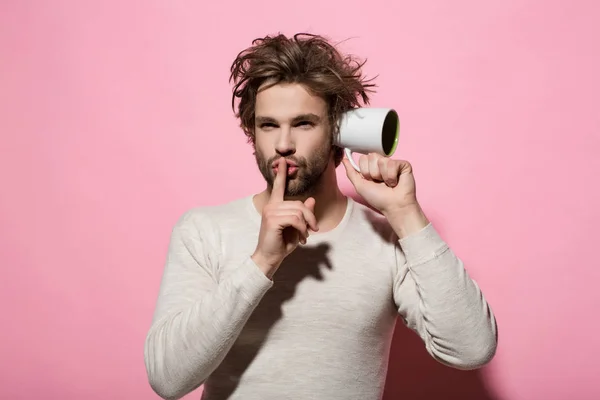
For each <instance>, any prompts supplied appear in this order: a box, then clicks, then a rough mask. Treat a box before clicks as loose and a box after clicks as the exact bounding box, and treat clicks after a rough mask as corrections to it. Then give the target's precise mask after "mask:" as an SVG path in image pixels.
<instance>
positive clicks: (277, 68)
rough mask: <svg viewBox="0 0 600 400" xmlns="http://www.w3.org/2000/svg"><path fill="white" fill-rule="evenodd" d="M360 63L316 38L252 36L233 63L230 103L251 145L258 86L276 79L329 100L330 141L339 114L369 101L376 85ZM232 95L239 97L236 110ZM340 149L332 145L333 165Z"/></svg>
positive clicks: (362, 63) (334, 131) (338, 156)
mask: <svg viewBox="0 0 600 400" xmlns="http://www.w3.org/2000/svg"><path fill="white" fill-rule="evenodd" d="M364 63H365V61H363V62H360V61H358V60H357V59H356V58H354V57H353V56H351V55H342V54H341V53H340V51H339V50H337V49H336V48H335V46H334V45H332V44H330V43H329V41H328V40H327V39H326V38H324V37H322V36H320V35H313V34H309V33H298V34H295V35H294V36H293V37H291V38H288V37H286V36H285V35H283V34H278V35H276V36H266V37H264V38H258V39H254V40H253V41H252V46H251V47H248V48H246V49H245V50H242V51H241V52H240V53H239V54H238V56H237V57H236V59H235V61H234V62H233V64H232V65H231V75H230V79H229V81H230V82H232V81H233V82H234V84H235V86H234V88H233V96H232V100H231V106H232V108H233V109H234V112H235V116H236V117H237V118H239V119H240V127H241V128H242V130H243V131H244V133H245V134H246V136H247V137H248V141H249V142H251V143H252V144H254V109H255V104H256V96H257V94H258V89H259V88H260V87H261V86H262V85H263V84H265V82H266V81H269V83H268V85H265V86H264V88H267V87H270V86H272V85H276V84H278V83H298V84H301V85H303V86H304V87H306V88H307V89H308V90H309V91H310V92H311V93H313V94H314V95H318V96H320V97H321V98H323V99H324V100H325V101H326V102H327V106H328V116H329V123H330V124H329V126H330V127H332V129H333V132H331V133H332V134H331V140H332V143H333V138H334V135H335V134H337V129H338V128H339V127H338V121H339V118H340V116H341V115H342V113H344V112H345V111H347V110H350V109H353V108H357V107H360V106H361V105H360V103H361V101H362V103H363V104H364V105H367V104H369V95H368V92H371V91H373V90H372V88H373V87H374V86H375V85H374V84H372V83H370V81H371V80H367V79H365V78H364V76H363V74H362V67H363V65H364ZM236 99H239V102H238V108H237V110H236V109H235V103H236ZM342 157H343V150H342V149H340V148H339V147H337V146H336V147H335V165H336V166H338V165H339V163H340V162H341V160H342Z"/></svg>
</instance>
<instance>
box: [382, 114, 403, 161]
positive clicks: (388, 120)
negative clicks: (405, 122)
mask: <svg viewBox="0 0 600 400" xmlns="http://www.w3.org/2000/svg"><path fill="white" fill-rule="evenodd" d="M399 133H400V121H399V118H398V114H397V113H396V111H394V110H390V111H389V112H388V113H387V115H386V116H385V120H384V121H383V128H382V133H381V147H382V149H383V152H384V153H385V155H386V156H391V155H392V154H394V151H396V146H397V145H398V134H399Z"/></svg>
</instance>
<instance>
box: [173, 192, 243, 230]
mask: <svg viewBox="0 0 600 400" xmlns="http://www.w3.org/2000/svg"><path fill="white" fill-rule="evenodd" d="M249 204H251V198H250V197H248V196H246V197H242V198H237V199H234V200H230V201H227V202H225V203H222V204H216V205H205V206H196V207H193V208H190V209H188V210H186V211H184V212H183V213H182V214H180V215H179V217H178V218H177V219H176V221H175V225H174V227H173V229H174V230H185V231H189V230H190V229H191V230H193V231H195V232H202V231H205V232H210V233H213V232H214V231H216V230H219V229H220V228H223V227H226V226H228V225H236V224H237V225H239V224H240V222H242V221H244V220H248V219H249V215H248V214H249V213H248V211H249Z"/></svg>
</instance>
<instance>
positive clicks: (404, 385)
mask: <svg viewBox="0 0 600 400" xmlns="http://www.w3.org/2000/svg"><path fill="white" fill-rule="evenodd" d="M396 399H407V400H408V399H409V400H430V399H431V400H454V399H457V400H458V399H460V400H499V399H498V398H497V397H496V396H494V395H492V394H491V393H489V392H488V391H487V389H486V387H485V385H484V382H483V380H482V377H481V374H480V372H479V371H460V370H456V369H453V368H450V367H447V366H445V365H442V364H440V363H439V362H437V361H435V360H434V359H433V358H432V357H431V356H430V355H429V354H428V353H427V351H426V350H425V346H424V345H423V342H422V341H421V339H420V338H419V337H418V336H417V335H416V334H415V333H414V332H412V331H411V330H409V329H408V328H407V327H405V326H404V325H403V324H402V322H400V321H398V323H397V324H396V330H395V332H394V338H393V341H392V349H391V354H390V364H389V370H388V374H387V383H386V387H385V393H384V396H383V400H396Z"/></svg>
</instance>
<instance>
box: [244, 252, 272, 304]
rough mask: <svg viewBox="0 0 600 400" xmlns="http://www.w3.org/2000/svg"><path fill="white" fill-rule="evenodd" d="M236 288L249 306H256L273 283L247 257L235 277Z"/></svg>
mask: <svg viewBox="0 0 600 400" xmlns="http://www.w3.org/2000/svg"><path fill="white" fill-rule="evenodd" d="M235 280H236V282H235V283H236V286H237V287H239V288H241V292H242V294H243V296H244V297H245V298H246V300H247V301H248V302H249V303H250V304H256V303H257V302H258V301H260V299H261V298H262V297H263V296H264V295H265V293H266V292H267V291H268V290H269V289H270V288H271V287H272V286H273V281H272V280H271V279H269V278H267V276H266V275H265V274H264V273H263V272H262V271H261V270H260V269H259V268H258V266H257V265H256V263H255V262H254V261H253V260H252V258H250V257H248V258H247V259H246V260H245V261H244V263H243V264H242V265H241V268H240V269H239V270H238V273H237V275H236V277H235Z"/></svg>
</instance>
